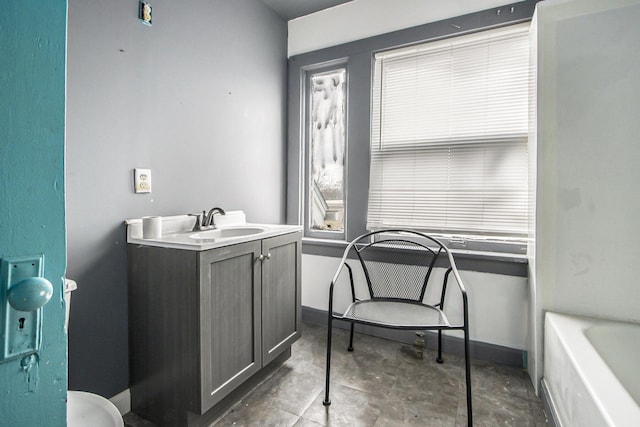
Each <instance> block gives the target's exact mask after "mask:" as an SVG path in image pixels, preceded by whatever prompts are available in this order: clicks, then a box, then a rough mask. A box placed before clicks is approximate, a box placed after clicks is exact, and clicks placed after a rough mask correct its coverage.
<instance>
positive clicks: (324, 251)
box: [302, 237, 528, 277]
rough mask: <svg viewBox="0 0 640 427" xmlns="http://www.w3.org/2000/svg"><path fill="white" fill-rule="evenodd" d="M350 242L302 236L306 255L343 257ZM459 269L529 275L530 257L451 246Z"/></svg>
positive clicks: (521, 275) (303, 250)
mask: <svg viewBox="0 0 640 427" xmlns="http://www.w3.org/2000/svg"><path fill="white" fill-rule="evenodd" d="M348 244H349V242H346V241H342V240H325V239H317V238H310V237H303V238H302V253H303V254H305V255H317V256H327V257H333V258H342V256H343V254H344V249H345V248H346V247H347V245H348ZM450 251H451V253H452V254H453V256H454V258H455V260H456V265H457V267H458V269H459V270H466V271H479V272H483V273H494V274H503V275H508V276H518V277H528V258H527V255H524V254H511V253H505V252H489V251H471V250H465V249H455V248H450Z"/></svg>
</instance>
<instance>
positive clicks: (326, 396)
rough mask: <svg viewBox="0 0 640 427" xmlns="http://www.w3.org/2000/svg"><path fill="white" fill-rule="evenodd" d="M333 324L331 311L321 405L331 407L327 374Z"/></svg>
mask: <svg viewBox="0 0 640 427" xmlns="http://www.w3.org/2000/svg"><path fill="white" fill-rule="evenodd" d="M332 323H333V318H332V317H331V311H329V319H328V320H327V367H326V382H325V389H324V390H325V392H324V400H323V401H322V404H323V405H324V406H329V405H331V399H329V373H330V371H331V327H332Z"/></svg>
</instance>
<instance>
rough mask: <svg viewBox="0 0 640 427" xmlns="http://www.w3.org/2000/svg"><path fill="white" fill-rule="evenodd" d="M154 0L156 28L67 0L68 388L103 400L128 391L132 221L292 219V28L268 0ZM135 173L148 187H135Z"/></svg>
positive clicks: (129, 14)
mask: <svg viewBox="0 0 640 427" xmlns="http://www.w3.org/2000/svg"><path fill="white" fill-rule="evenodd" d="M152 4H153V26H152V27H147V26H145V25H143V24H142V23H141V22H139V21H138V20H137V7H138V1H137V0H117V1H109V2H106V1H98V0H92V1H89V0H86V1H78V0H71V1H70V2H69V29H68V82H67V85H68V88H67V142H66V174H67V189H66V190H67V195H66V196H67V231H68V268H67V277H69V278H73V279H75V280H77V282H78V290H77V291H75V292H74V293H73V298H72V301H73V302H72V304H71V307H72V309H71V324H70V329H69V386H70V388H71V389H80V390H89V391H92V392H97V393H100V394H102V395H104V396H107V397H110V396H113V395H114V394H117V393H119V392H121V391H123V390H125V389H126V388H128V386H129V379H128V332H127V322H128V320H127V273H126V271H127V267H126V239H125V228H124V226H123V224H122V221H123V220H124V219H127V218H137V217H140V216H143V215H173V214H183V213H187V212H194V213H195V212H198V211H200V210H202V209H205V208H207V209H208V208H210V207H213V206H222V207H223V208H225V209H242V210H244V211H245V212H246V213H247V217H248V219H249V221H251V222H267V223H275V222H283V221H284V216H285V214H284V212H285V209H284V206H285V164H284V158H285V136H284V131H285V121H286V117H285V107H286V105H285V99H286V72H287V71H286V47H287V26H286V22H285V21H283V20H282V19H281V18H280V17H278V16H277V15H276V14H275V13H274V12H272V11H271V10H270V9H268V8H267V7H266V6H265V5H264V4H263V3H262V2H260V1H258V0H233V1H229V0H185V1H170V0H156V1H154V2H152ZM135 167H145V168H151V170H152V178H153V192H152V193H151V194H148V195H139V194H134V193H133V190H132V187H133V185H132V170H133V168H135ZM176 285H179V284H176Z"/></svg>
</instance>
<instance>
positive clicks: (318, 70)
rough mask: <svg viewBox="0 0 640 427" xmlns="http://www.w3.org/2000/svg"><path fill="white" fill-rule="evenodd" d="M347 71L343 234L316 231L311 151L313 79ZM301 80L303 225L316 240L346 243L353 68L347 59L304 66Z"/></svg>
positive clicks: (305, 234)
mask: <svg viewBox="0 0 640 427" xmlns="http://www.w3.org/2000/svg"><path fill="white" fill-rule="evenodd" d="M338 70H344V72H345V99H344V103H345V105H344V107H345V114H344V120H345V123H344V125H345V129H344V170H343V177H342V180H343V182H342V187H343V195H342V199H343V204H344V205H343V209H344V214H343V220H342V231H332V230H314V229H312V228H311V207H310V198H311V191H310V185H311V161H312V158H311V156H312V152H311V151H312V150H311V135H310V130H311V122H310V118H311V92H310V91H311V86H312V85H311V78H312V76H314V75H318V74H325V73H330V72H332V71H338ZM300 77H301V80H302V93H301V94H302V100H301V105H302V106H303V108H301V110H302V123H301V125H302V126H303V132H302V140H303V142H302V144H301V145H302V151H303V156H302V161H303V163H304V167H303V168H302V176H301V181H302V194H303V198H302V202H303V205H302V207H301V214H302V225H303V228H304V233H303V234H304V236H305V237H310V238H315V239H326V240H340V241H345V240H346V236H347V217H348V201H347V200H348V198H347V191H348V190H347V189H348V181H349V168H348V164H349V161H348V147H349V126H348V124H349V67H348V63H347V60H346V59H344V58H340V59H338V60H335V61H330V62H325V63H319V64H312V65H310V66H308V67H304V68H303V69H302V70H301V76H300Z"/></svg>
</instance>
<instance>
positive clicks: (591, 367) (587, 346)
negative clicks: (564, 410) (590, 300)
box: [543, 311, 640, 427]
mask: <svg viewBox="0 0 640 427" xmlns="http://www.w3.org/2000/svg"><path fill="white" fill-rule="evenodd" d="M617 324H632V325H635V326H637V327H638V328H640V324H636V323H632V322H625V321H620V320H612V319H603V318H595V317H586V316H580V315H573V314H565V313H557V312H552V311H547V312H546V313H545V321H544V334H545V339H544V341H545V348H544V360H545V362H544V363H545V366H546V365H547V349H546V341H547V332H548V331H549V328H552V329H553V330H554V331H555V334H556V335H557V336H558V338H559V341H560V345H561V346H562V347H563V352H564V353H565V354H566V355H567V356H568V357H569V359H570V360H571V363H572V366H573V367H574V369H575V370H576V372H577V374H578V376H579V379H580V381H581V382H582V384H584V386H585V388H586V390H587V392H588V393H589V395H590V398H591V399H592V401H593V402H594V404H595V405H596V407H597V408H598V411H599V413H600V414H602V417H603V418H604V419H605V421H606V422H607V424H608V425H609V426H612V427H613V426H616V427H618V426H627V425H635V424H630V423H629V420H634V419H635V420H636V421H637V420H638V419H640V405H638V402H636V400H635V399H634V398H633V397H632V396H631V394H630V393H629V392H628V391H627V389H626V388H625V387H624V386H623V385H622V383H621V382H620V381H619V380H618V378H617V377H616V376H615V374H614V373H613V371H612V370H611V368H609V366H608V365H607V364H606V362H605V361H604V360H603V359H602V357H601V356H600V354H599V353H598V351H597V349H596V348H595V347H593V345H592V343H591V341H590V340H589V338H588V337H587V335H586V333H585V332H586V330H587V329H589V328H590V327H591V326H594V325H617ZM568 330H572V331H579V332H580V333H570V332H568ZM545 371H546V369H545ZM588 372H598V373H600V374H599V375H588V374H587V373H588ZM543 380H544V381H545V383H546V386H547V391H548V392H549V397H550V400H551V402H553V403H554V406H556V405H557V404H558V399H557V397H555V396H553V395H552V393H551V391H552V388H551V387H549V386H550V381H549V379H546V377H543ZM603 390H607V391H606V392H603ZM550 409H554V408H553V406H552V407H551V408H550ZM554 410H555V409H554ZM552 417H553V418H554V420H555V421H558V423H557V425H558V426H562V425H563V423H562V420H561V419H560V416H559V413H552Z"/></svg>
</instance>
